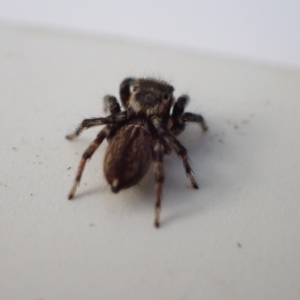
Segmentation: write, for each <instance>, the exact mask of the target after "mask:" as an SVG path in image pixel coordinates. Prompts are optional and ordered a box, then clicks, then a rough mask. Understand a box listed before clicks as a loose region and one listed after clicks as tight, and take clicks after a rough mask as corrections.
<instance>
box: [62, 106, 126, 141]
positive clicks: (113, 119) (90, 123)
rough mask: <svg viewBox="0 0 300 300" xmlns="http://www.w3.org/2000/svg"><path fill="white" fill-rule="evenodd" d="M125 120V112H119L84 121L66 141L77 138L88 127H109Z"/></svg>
mask: <svg viewBox="0 0 300 300" xmlns="http://www.w3.org/2000/svg"><path fill="white" fill-rule="evenodd" d="M126 119H127V112H126V111H124V112H120V113H118V114H116V115H110V116H108V117H106V118H92V119H84V120H83V121H82V122H81V124H80V125H79V126H78V127H77V128H76V130H75V132H74V133H71V134H68V135H67V136H66V139H68V140H73V139H74V138H75V137H78V136H79V135H80V134H81V132H82V131H83V130H84V129H88V128H90V127H94V126H99V125H109V124H113V123H119V122H122V121H125V120H126Z"/></svg>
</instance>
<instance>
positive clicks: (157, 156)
mask: <svg viewBox="0 0 300 300" xmlns="http://www.w3.org/2000/svg"><path fill="white" fill-rule="evenodd" d="M163 158H164V146H163V144H162V143H161V142H159V141H157V142H156V144H155V146H154V162H155V182H156V202H155V219H154V226H155V227H156V228H158V227H159V225H160V221H159V220H160V209H161V198H162V191H163V183H164V165H163Z"/></svg>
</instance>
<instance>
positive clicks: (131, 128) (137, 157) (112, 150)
mask: <svg viewBox="0 0 300 300" xmlns="http://www.w3.org/2000/svg"><path fill="white" fill-rule="evenodd" d="M152 149H153V141H152V137H151V135H150V133H149V131H148V129H147V128H145V127H144V126H142V125H137V124H129V125H126V126H124V127H122V128H120V129H119V131H118V132H117V133H116V134H115V135H114V137H113V138H112V139H111V140H110V142H109V144H108V148H107V149H106V153H105V157H104V165H103V167H104V175H105V177H106V180H107V182H108V183H109V184H110V186H111V189H112V191H113V192H114V193H117V192H119V191H120V190H121V189H126V188H129V187H131V186H133V185H135V184H137V183H138V182H139V181H140V180H141V179H142V178H143V177H144V175H145V174H146V173H147V171H148V170H149V167H150V165H151V162H152V160H153V154H152Z"/></svg>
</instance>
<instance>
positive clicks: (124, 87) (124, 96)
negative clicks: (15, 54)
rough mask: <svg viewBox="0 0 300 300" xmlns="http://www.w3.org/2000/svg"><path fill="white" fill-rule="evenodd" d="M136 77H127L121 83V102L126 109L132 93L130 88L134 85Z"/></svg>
mask: <svg viewBox="0 0 300 300" xmlns="http://www.w3.org/2000/svg"><path fill="white" fill-rule="evenodd" d="M134 83H135V78H130V77H129V78H125V79H124V80H123V81H122V82H121V84H120V97H121V102H122V104H123V106H124V108H125V109H126V108H127V106H128V100H129V96H130V94H131V92H130V88H131V87H132V86H133V85H134Z"/></svg>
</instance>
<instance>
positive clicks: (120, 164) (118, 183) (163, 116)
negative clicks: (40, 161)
mask: <svg viewBox="0 0 300 300" xmlns="http://www.w3.org/2000/svg"><path fill="white" fill-rule="evenodd" d="M173 91H174V88H173V87H172V86H171V85H169V84H168V83H166V82H164V81H161V80H157V79H153V78H140V79H134V78H126V79H125V80H124V81H123V82H122V83H121V85H120V97H121V102H122V105H123V107H124V109H125V110H123V111H122V110H121V108H120V105H119V103H118V101H117V99H116V98H115V97H113V96H106V97H105V98H104V101H105V105H106V109H108V110H109V112H110V115H109V116H108V117H106V118H92V119H85V120H83V121H82V123H81V124H80V125H79V126H78V127H77V129H76V130H75V132H74V133H73V134H70V135H67V136H66V138H67V139H69V140H72V139H73V138H75V137H77V136H78V135H79V134H80V133H81V132H82V130H84V129H87V128H90V127H93V126H98V125H106V126H105V127H104V128H103V129H102V130H101V131H100V132H99V133H98V135H97V137H96V139H95V140H94V141H93V142H92V144H91V145H90V146H89V147H88V148H87V150H86V151H85V152H84V154H83V156H82V159H81V161H80V164H79V168H78V171H77V175H76V178H75V183H74V185H73V187H72V189H71V191H70V193H69V199H72V198H73V197H74V195H75V192H76V189H77V187H78V185H79V182H80V179H81V175H82V172H83V170H84V167H85V163H86V161H87V159H89V158H91V156H92V155H93V153H94V152H95V151H96V149H97V148H98V147H99V145H100V144H101V143H102V141H103V140H104V139H105V138H106V139H107V140H108V148H107V150H106V153H105V157H104V165H103V167H104V175H105V177H106V180H107V182H108V183H109V185H110V186H111V189H112V191H113V192H114V193H117V192H119V191H120V190H121V189H125V188H129V187H131V186H133V185H135V184H137V183H138V182H139V181H140V180H141V179H142V178H143V177H144V175H145V174H146V173H147V171H148V170H149V167H150V165H151V163H152V162H153V163H154V164H155V181H156V205H155V220H154V224H155V226H156V227H159V214H160V205H161V197H162V188H163V182H164V166H163V157H164V155H165V154H170V153H171V151H172V150H174V151H175V152H176V153H177V154H178V155H179V156H180V157H181V159H182V162H183V165H184V167H185V171H186V174H187V176H188V177H189V179H190V181H191V184H192V186H193V188H196V189H197V188H198V185H197V183H196V180H195V178H194V175H193V172H192V169H191V167H190V164H189V159H188V156H187V151H186V149H185V147H184V146H183V145H182V144H181V143H180V142H179V141H178V140H177V139H176V138H175V136H176V135H178V134H179V133H181V132H182V131H183V130H184V129H185V125H186V123H187V122H195V123H198V124H200V125H201V127H202V129H203V130H204V131H206V130H207V126H206V124H205V121H204V119H203V117H202V116H201V115H197V114H193V113H185V112H184V109H185V106H186V104H187V102H188V96H186V95H183V96H181V97H179V98H178V99H177V101H176V102H175V104H174V106H173V109H172V113H171V112H170V111H171V107H172V105H173V102H174V97H173Z"/></svg>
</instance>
